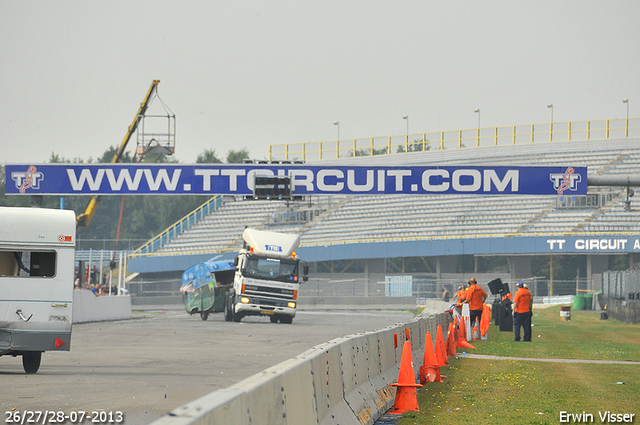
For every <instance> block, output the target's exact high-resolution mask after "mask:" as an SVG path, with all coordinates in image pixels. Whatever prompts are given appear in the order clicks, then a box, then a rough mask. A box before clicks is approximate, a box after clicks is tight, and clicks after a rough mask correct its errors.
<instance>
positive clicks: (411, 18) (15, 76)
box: [0, 0, 640, 165]
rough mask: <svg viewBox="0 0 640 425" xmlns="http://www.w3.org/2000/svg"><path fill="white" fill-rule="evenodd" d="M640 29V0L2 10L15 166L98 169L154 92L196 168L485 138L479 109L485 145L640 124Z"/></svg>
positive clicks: (36, 5) (6, 109)
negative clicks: (511, 133)
mask: <svg viewBox="0 0 640 425" xmlns="http://www.w3.org/2000/svg"><path fill="white" fill-rule="evenodd" d="M639 17H640V2H638V1H636V0H616V1H607V2H605V1H601V0H600V1H595V0H566V1H557V0H553V1H549V0H538V1H517V0H505V1H495V0H487V1H473V2H471V1H441V0H440V1H432V0H419V1H418V0H416V1H414V0H395V1H391V0H359V1H350V0H323V1H315V0H306V1H299V0H297V1H293V0H269V1H245V0H234V1H219V0H211V1H191V0H184V1H140V0H136V1H130V0H126V1H122V0H110V1H87V0H81V1H76V0H55V1H44V0H41V1H34V0H21V1H14V0H0V40H1V42H2V44H1V47H0V62H1V64H2V65H1V66H0V146H1V148H0V164H5V165H6V164H22V163H44V162H48V160H49V158H50V157H51V154H52V153H55V154H57V155H59V156H61V157H64V158H67V159H73V158H81V159H83V160H85V161H87V160H88V159H89V158H93V159H94V160H95V159H96V158H98V157H100V156H101V155H102V154H103V153H104V151H106V150H107V149H108V148H109V147H110V146H119V145H120V143H121V142H122V140H123V138H124V136H125V134H126V131H127V127H128V126H129V125H130V124H131V122H132V121H133V119H134V117H135V114H136V112H137V110H138V107H139V106H140V103H141V102H142V101H143V99H144V96H145V95H146V93H147V90H148V89H149V86H150V85H151V82H152V81H153V80H154V79H158V80H160V81H161V82H160V84H159V86H158V94H159V96H160V98H161V99H162V101H163V102H164V103H165V104H166V105H167V106H168V107H169V108H170V110H171V111H172V112H173V113H174V114H175V115H176V143H175V147H176V153H175V158H176V159H177V160H179V161H180V162H181V163H194V162H195V160H196V158H197V156H198V154H200V153H202V152H203V151H204V150H205V149H215V151H216V153H217V154H218V156H219V157H220V158H221V159H224V158H226V154H227V152H228V151H229V150H232V149H233V150H238V149H242V148H246V149H247V150H248V151H249V154H250V156H251V157H252V158H257V159H262V158H267V157H268V149H269V145H272V144H283V143H299V142H318V141H331V140H335V139H336V138H337V137H338V136H337V131H338V128H339V131H340V138H341V139H348V138H364V137H373V136H388V135H402V134H405V133H406V132H407V124H408V125H409V132H410V133H420V132H432V131H446V130H457V129H468V128H476V127H477V125H478V114H477V113H476V112H474V111H475V109H479V110H480V118H481V124H480V126H481V127H492V126H509V125H517V124H533V123H546V122H549V121H550V120H551V118H550V112H551V109H550V108H548V107H547V105H548V104H553V119H554V121H555V122H561V121H584V120H597V119H608V118H624V117H626V113H627V106H628V107H629V112H630V115H631V117H638V116H640V72H639V71H640V20H639ZM625 98H626V99H628V103H626V104H625V103H623V101H622V100H623V99H625ZM159 105H160V104H159V103H158V102H154V104H153V105H152V106H153V108H155V109H152V111H153V112H158V108H160V106H159ZM404 116H407V117H408V119H403V117H404ZM335 121H338V122H339V123H340V125H339V127H338V126H337V125H334V122H335ZM134 147H135V140H133V141H132V143H130V144H129V147H128V150H129V151H133V149H134Z"/></svg>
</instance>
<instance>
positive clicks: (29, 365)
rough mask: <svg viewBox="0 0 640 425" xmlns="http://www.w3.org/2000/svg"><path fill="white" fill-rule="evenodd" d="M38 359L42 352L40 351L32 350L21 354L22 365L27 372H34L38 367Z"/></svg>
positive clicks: (40, 357) (40, 358)
mask: <svg viewBox="0 0 640 425" xmlns="http://www.w3.org/2000/svg"><path fill="white" fill-rule="evenodd" d="M40 360H42V353H41V352H40V351H33V352H29V353H24V354H23V355H22V367H23V368H24V371H25V372H26V373H28V374H32V373H36V372H37V371H38V369H40Z"/></svg>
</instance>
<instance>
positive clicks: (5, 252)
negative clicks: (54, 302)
mask: <svg viewBox="0 0 640 425" xmlns="http://www.w3.org/2000/svg"><path fill="white" fill-rule="evenodd" d="M55 274H56V252H55V251H36V250H34V251H30V250H11V249H0V277H5V276H20V277H29V276H41V277H53V276H55Z"/></svg>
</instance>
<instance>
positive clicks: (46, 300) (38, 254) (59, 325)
mask: <svg viewBox="0 0 640 425" xmlns="http://www.w3.org/2000/svg"><path fill="white" fill-rule="evenodd" d="M0 223H2V225H1V226H0V356H7V355H8V356H14V357H17V356H21V357H22V366H23V368H24V371H25V372H26V373H28V374H33V373H36V372H37V371H38V369H39V368H40V361H41V359H42V353H43V352H44V351H69V349H70V346H71V326H72V323H73V281H74V274H75V245H76V215H75V213H74V212H73V211H68V210H54V209H46V208H13V207H0Z"/></svg>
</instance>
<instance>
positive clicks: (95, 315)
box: [73, 289, 133, 323]
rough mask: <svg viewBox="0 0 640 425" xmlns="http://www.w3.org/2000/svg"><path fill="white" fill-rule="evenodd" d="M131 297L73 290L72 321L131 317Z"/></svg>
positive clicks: (97, 320) (80, 321) (95, 320)
mask: <svg viewBox="0 0 640 425" xmlns="http://www.w3.org/2000/svg"><path fill="white" fill-rule="evenodd" d="M131 317H133V316H132V313H131V297H130V296H128V295H113V296H109V295H105V296H99V297H96V296H95V294H94V293H93V292H91V291H89V290H85V289H76V290H74V291H73V323H86V322H101V321H104V320H124V319H131Z"/></svg>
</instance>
